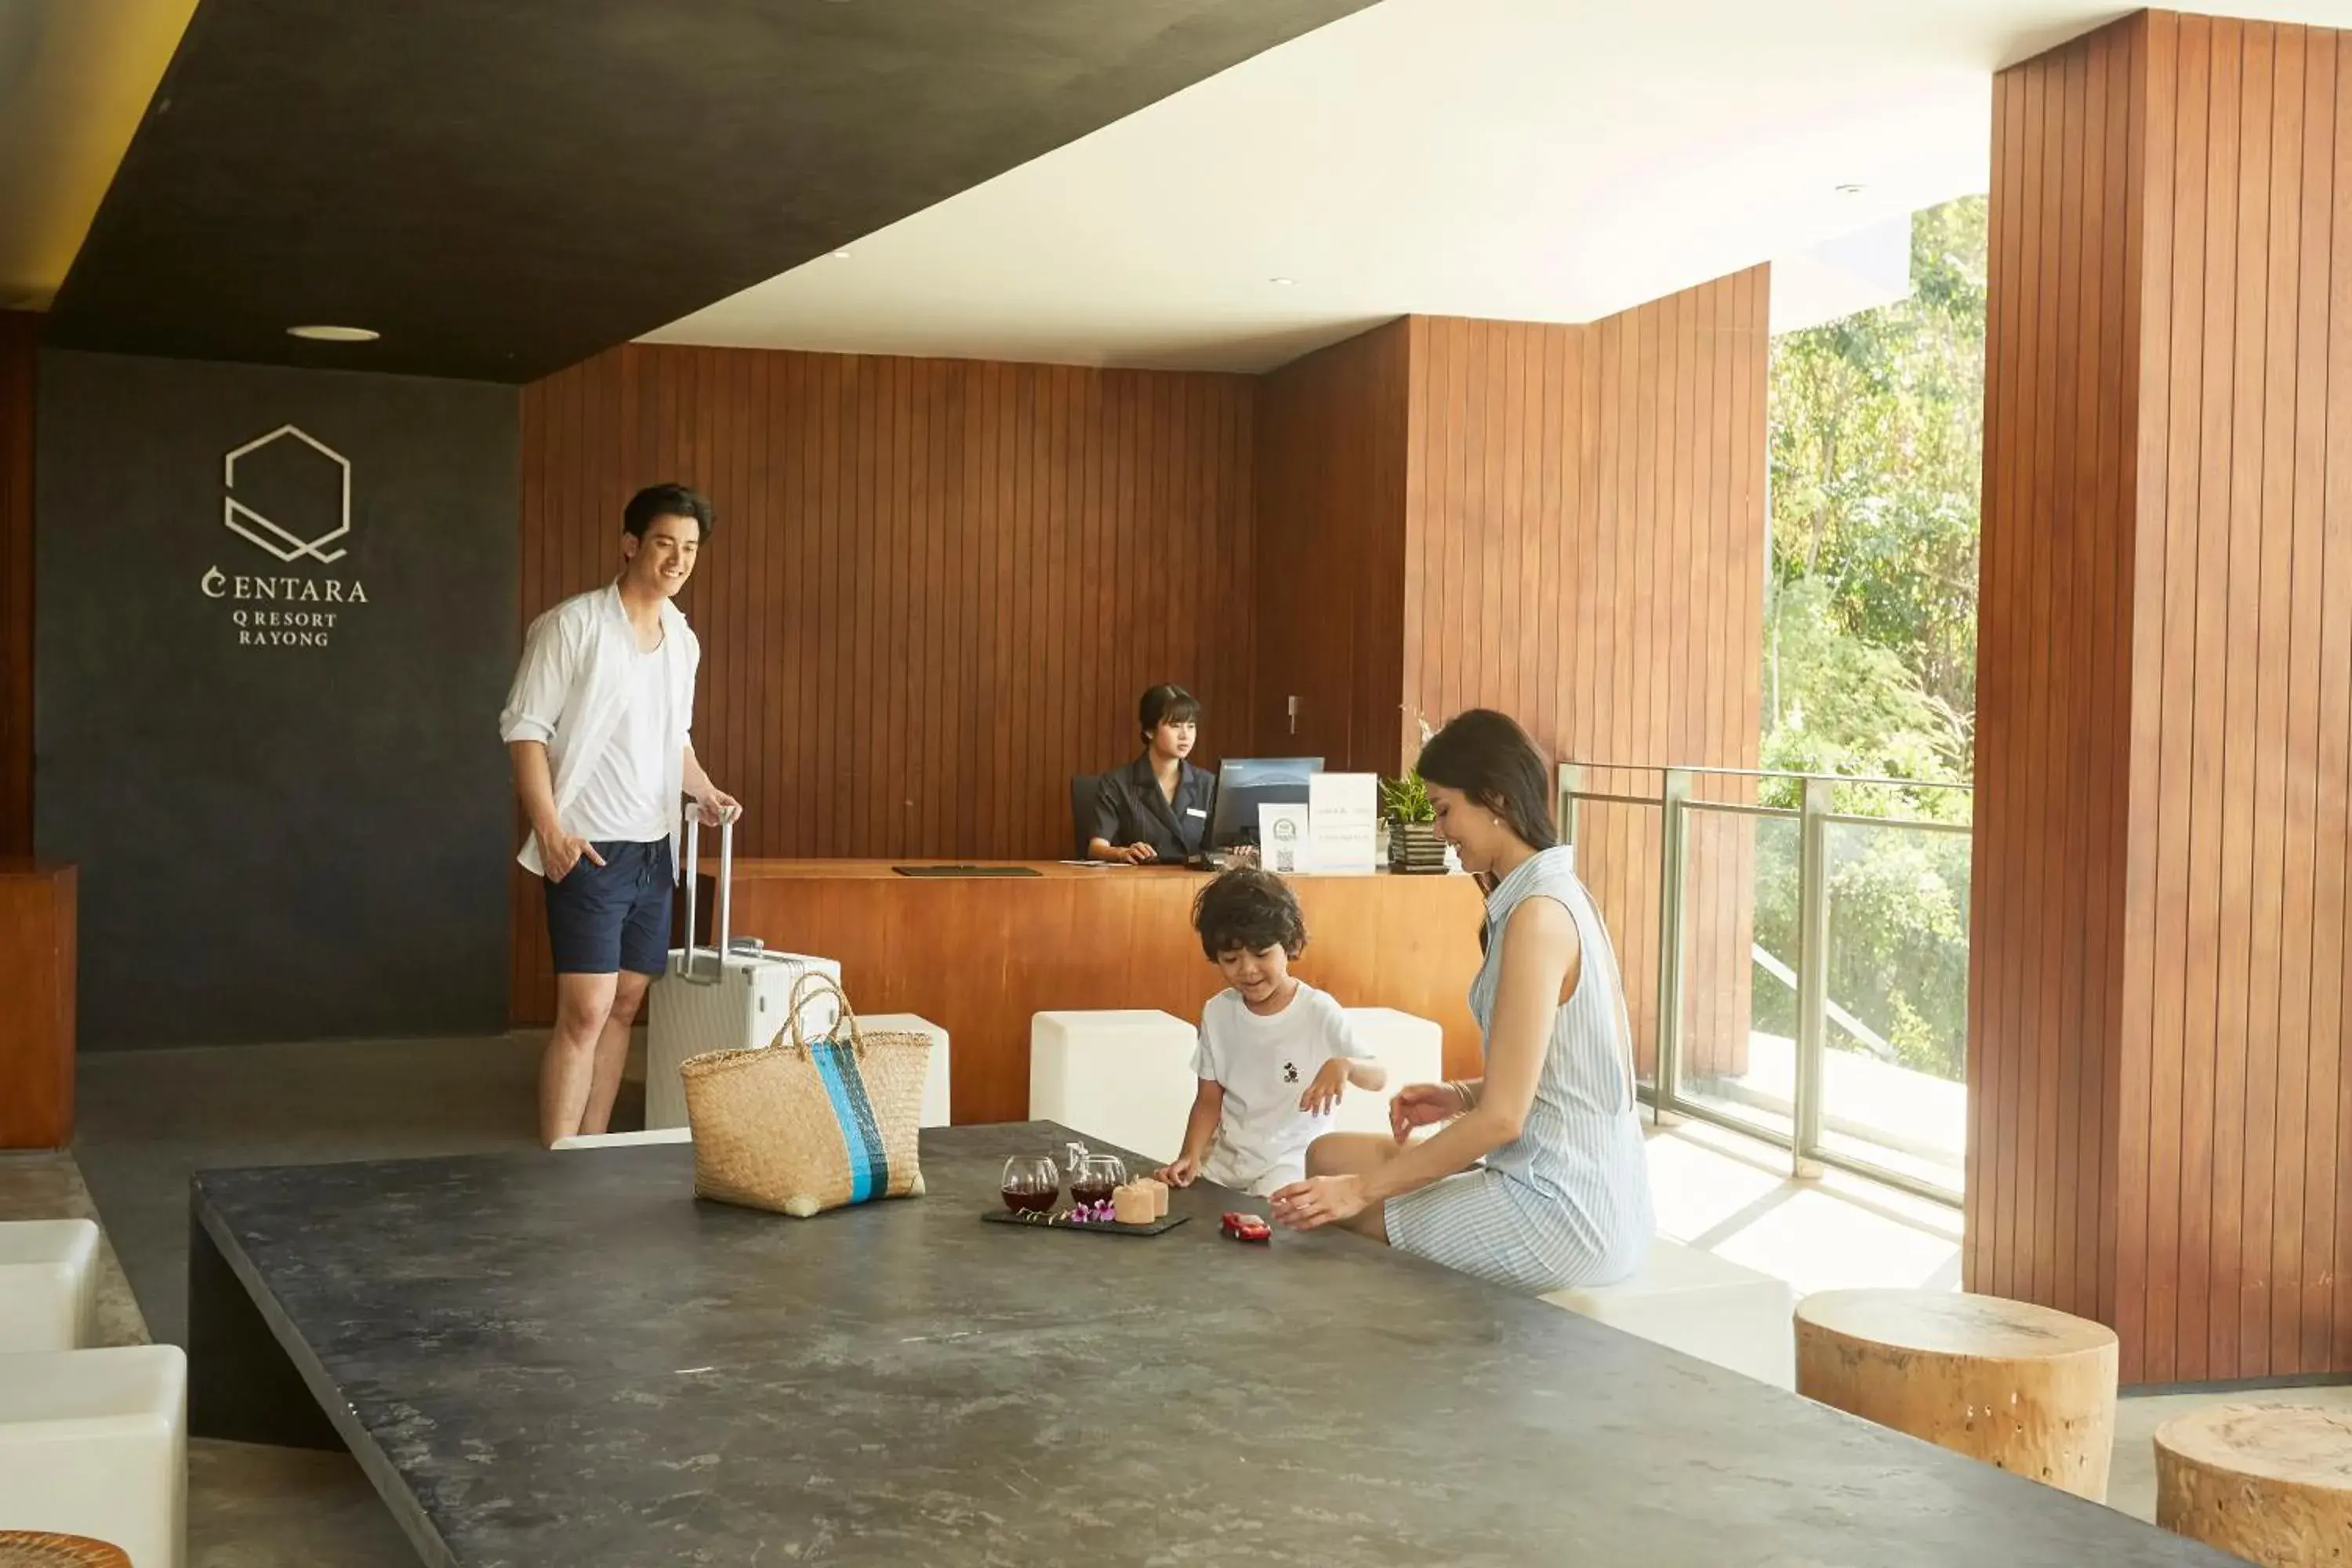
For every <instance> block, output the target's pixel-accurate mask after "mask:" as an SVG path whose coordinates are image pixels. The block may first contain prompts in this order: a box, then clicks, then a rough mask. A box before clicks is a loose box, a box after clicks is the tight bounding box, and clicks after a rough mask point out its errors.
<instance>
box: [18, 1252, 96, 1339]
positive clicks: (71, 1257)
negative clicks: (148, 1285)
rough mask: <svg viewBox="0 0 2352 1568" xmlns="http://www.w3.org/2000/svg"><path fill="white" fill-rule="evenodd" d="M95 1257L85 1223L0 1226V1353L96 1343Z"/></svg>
mask: <svg viewBox="0 0 2352 1568" xmlns="http://www.w3.org/2000/svg"><path fill="white" fill-rule="evenodd" d="M98 1255H99V1235H98V1226H96V1225H95V1224H93V1223H92V1222H91V1221H89V1220H86V1219H27V1220H12V1221H9V1222H7V1223H5V1224H0V1353H13V1352H23V1351H70V1350H79V1349H82V1348H83V1347H85V1346H88V1345H91V1344H94V1343H96V1342H97V1340H98Z"/></svg>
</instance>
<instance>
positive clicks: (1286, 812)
mask: <svg viewBox="0 0 2352 1568" xmlns="http://www.w3.org/2000/svg"><path fill="white" fill-rule="evenodd" d="M1257 842H1258V858H1259V862H1260V864H1262V865H1263V866H1264V867H1265V868H1266V869H1267V870H1269V871H1279V872H1282V873H1284V874H1285V875H1287V874H1289V873H1290V872H1293V871H1304V870H1306V869H1307V868H1308V867H1309V865H1311V864H1312V861H1311V858H1310V857H1311V854H1312V851H1311V848H1310V847H1309V845H1308V842H1307V808H1306V807H1305V806H1303V805H1261V806H1259V807H1258V808H1257Z"/></svg>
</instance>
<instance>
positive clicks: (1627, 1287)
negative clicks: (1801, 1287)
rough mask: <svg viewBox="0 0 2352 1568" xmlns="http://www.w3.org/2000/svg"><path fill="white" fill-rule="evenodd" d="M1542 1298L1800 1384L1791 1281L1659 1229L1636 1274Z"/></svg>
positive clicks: (1703, 1356)
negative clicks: (1671, 1238)
mask: <svg viewBox="0 0 2352 1568" xmlns="http://www.w3.org/2000/svg"><path fill="white" fill-rule="evenodd" d="M1543 1299H1544V1300H1547V1301H1549V1302H1550V1303H1551V1304H1552V1305H1553V1306H1555V1307H1565V1308H1567V1309H1568V1310H1570V1311H1571V1312H1579V1313H1581V1314H1583V1315H1584V1316H1585V1317H1588V1318H1591V1319H1592V1320H1593V1321H1595V1322H1601V1323H1607V1324H1608V1325H1609V1326H1610V1327H1611V1328H1613V1329H1622V1330H1623V1331H1625V1332H1627V1333H1629V1334H1636V1335H1639V1336H1640V1337H1641V1338H1643V1339H1645V1340H1648V1341H1650V1342H1653V1343H1655V1344H1662V1345H1664V1346H1666V1347H1667V1348H1669V1349H1671V1350H1678V1351H1680V1352H1683V1353H1684V1354H1685V1355H1691V1356H1696V1357H1697V1358H1698V1359H1699V1360H1701V1361H1706V1362H1712V1363H1715V1364H1716V1365H1717V1366H1720V1367H1726V1368H1728V1369H1729V1370H1730V1371H1733V1372H1737V1373H1743V1374H1745V1375H1747V1376H1748V1377H1752V1378H1755V1379H1756V1380H1757V1381H1758V1382H1759V1383H1769V1384H1772V1385H1773V1386H1774V1387H1776V1388H1789V1389H1793V1388H1795V1387H1796V1385H1797V1350H1796V1344H1797V1340H1796V1325H1795V1316H1796V1309H1797V1303H1796V1297H1795V1295H1794V1293H1793V1292H1792V1291H1790V1289H1789V1282H1788V1281H1787V1280H1785V1279H1775V1278H1774V1277H1773V1276H1771V1275H1769V1274H1764V1273H1759V1271H1757V1270H1756V1269H1753V1268H1748V1267H1747V1266H1746V1265H1745V1264H1740V1263H1734V1262H1733V1261H1731V1259H1729V1258H1719V1257H1717V1255H1716V1254H1714V1253H1712V1252H1701V1251H1700V1250H1698V1249H1697V1248H1696V1247H1685V1246H1683V1245H1682V1244H1681V1243H1679V1242H1674V1241H1668V1240H1667V1239H1666V1238H1665V1237H1659V1238H1658V1239H1657V1240H1656V1241H1654V1242H1653V1243H1652V1244H1651V1247H1650V1255H1649V1257H1648V1258H1646V1259H1645V1260H1644V1261H1643V1264H1642V1267H1641V1268H1639V1269H1637V1270H1635V1271H1634V1273H1633V1277H1632V1278H1631V1279H1622V1280H1620V1281H1618V1282H1617V1283H1616V1284H1614V1285H1600V1286H1591V1287H1580V1288H1579V1289H1570V1290H1555V1291H1553V1292H1551V1293H1550V1294H1549V1295H1548V1296H1546V1297H1544V1298H1543Z"/></svg>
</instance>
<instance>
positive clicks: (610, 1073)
mask: <svg viewBox="0 0 2352 1568" xmlns="http://www.w3.org/2000/svg"><path fill="white" fill-rule="evenodd" d="M652 980H653V976H652V975H650V974H639V973H635V971H633V970H623V971H622V972H621V973H620V976H619V978H618V981H617V983H616V984H614V987H613V1008H612V1012H611V1013H610V1014H609V1015H608V1016H606V1017H605V1019H604V1031H603V1032H602V1033H601V1034H599V1035H598V1036H597V1037H596V1070H595V1073H594V1076H593V1077H592V1078H591V1079H589V1084H588V1104H587V1107H586V1109H585V1110H583V1112H582V1113H581V1117H580V1131H583V1132H609V1131H612V1130H613V1101H614V1100H617V1099H619V1098H620V1094H621V1077H622V1075H623V1074H624V1073H625V1072H626V1071H627V1070H628V1066H629V1033H630V1030H631V1029H632V1028H633V1027H634V1026H635V1024H636V1021H637V1009H638V1007H639V1006H641V1005H643V1004H644V1002H645V999H646V986H647V985H648V984H651V983H652Z"/></svg>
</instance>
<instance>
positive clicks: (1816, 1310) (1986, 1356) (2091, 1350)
mask: <svg viewBox="0 0 2352 1568" xmlns="http://www.w3.org/2000/svg"><path fill="white" fill-rule="evenodd" d="M1797 1392H1798V1393H1800V1394H1804V1395H1806V1396H1807V1397H1808V1398H1811V1399H1818V1400H1820V1401H1821V1402H1822V1404H1824V1405H1835V1406H1836V1407H1837V1408H1839V1409H1840V1410H1843V1411H1846V1412H1848V1413H1850V1414H1852V1415H1859V1416H1861V1417H1862V1418H1863V1419H1864V1420H1865V1421H1875V1422H1877V1423H1878V1424H1879V1425H1880V1426H1892V1427H1894V1428H1895V1430H1896V1431H1898V1432H1908V1433H1909V1434H1911V1436H1914V1437H1921V1438H1925V1439H1926V1440H1927V1441H1928V1442H1930V1443H1934V1444H1936V1445H1937V1446H1938V1447H1945V1448H1949V1449H1952V1450H1953V1451H1954V1452H1956V1453H1961V1454H1966V1455H1968V1456H1969V1458H1975V1459H1982V1460H1983V1461H1984V1462H1985V1463H1987V1464H1989V1465H1997V1466H1999V1467H2000V1468H2002V1469H2004V1470H2013V1471H2015V1472H2016V1473H2017V1474H2019V1475H2021V1476H2025V1477H2028V1478H2030V1479H2033V1480H2037V1481H2042V1482H2043V1483H2045V1484H2047V1485H2049V1486H2053V1487H2056V1488H2058V1489H2061V1490H2063V1491H2070V1492H2073V1493H2074V1495H2075V1496H2077V1497H2084V1498H2088V1499H2090V1500H2092V1501H2094V1502H2105V1500H2106V1495H2107V1466H2108V1463H2109V1461H2110V1460H2112V1459H2113V1458H2114V1457H2115V1446H2116V1334H2115V1331H2114V1330H2113V1329H2110V1328H2107V1327H2105V1325H2104V1324H2100V1323H2093V1322H2086V1321H2084V1320H2083V1319H2081V1318H2076V1317H2070V1316H2069V1315H2068V1314H2066V1313H2064V1312H2060V1311H2056V1310H2053V1309H2051V1308H2048V1307H2036V1306H2032V1305H2030V1304H2028V1303H2026V1302H2023V1301H2005V1300H2001V1299H2000V1297H1997V1296H1967V1295H1959V1294H1956V1293H1954V1292H1951V1291H1946V1290H1824V1291H1822V1292H1820V1293H1819V1294H1817V1295H1812V1296H1808V1297H1806V1298H1805V1299H1804V1300H1803V1301H1802V1302H1801V1304H1800V1305H1799V1306H1798V1308H1797Z"/></svg>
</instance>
